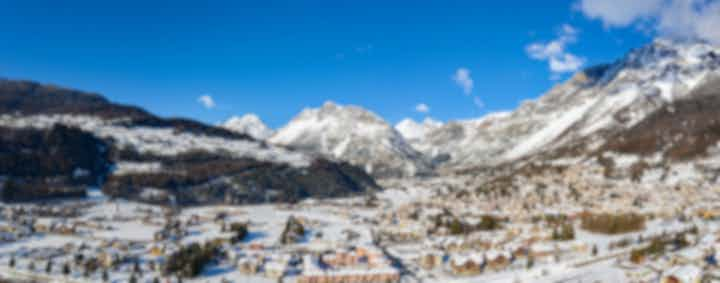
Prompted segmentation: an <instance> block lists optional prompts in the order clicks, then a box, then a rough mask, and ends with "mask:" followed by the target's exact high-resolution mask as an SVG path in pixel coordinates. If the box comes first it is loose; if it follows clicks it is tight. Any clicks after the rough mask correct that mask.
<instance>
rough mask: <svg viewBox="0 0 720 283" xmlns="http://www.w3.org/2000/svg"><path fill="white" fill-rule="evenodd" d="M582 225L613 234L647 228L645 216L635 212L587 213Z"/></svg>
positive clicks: (582, 219) (588, 228)
mask: <svg viewBox="0 0 720 283" xmlns="http://www.w3.org/2000/svg"><path fill="white" fill-rule="evenodd" d="M581 227H582V229H584V230H587V231H591V232H595V233H602V234H611V235H612V234H622V233H629V232H635V231H640V230H643V229H645V216H642V215H639V214H634V213H624V214H609V213H603V214H592V213H586V214H583V215H582V217H581Z"/></svg>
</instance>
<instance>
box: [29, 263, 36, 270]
mask: <svg viewBox="0 0 720 283" xmlns="http://www.w3.org/2000/svg"><path fill="white" fill-rule="evenodd" d="M28 269H29V270H30V271H33V272H34V271H35V262H34V261H30V263H29V264H28Z"/></svg>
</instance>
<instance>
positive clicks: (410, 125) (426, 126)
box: [395, 118, 443, 144]
mask: <svg viewBox="0 0 720 283" xmlns="http://www.w3.org/2000/svg"><path fill="white" fill-rule="evenodd" d="M442 125H443V124H442V122H440V121H437V120H433V119H432V118H425V120H423V121H422V123H418V122H415V120H413V119H410V118H405V119H403V120H402V121H400V122H399V123H397V124H396V125H395V130H397V131H398V132H399V133H400V134H401V135H402V136H403V138H405V140H407V141H408V143H410V144H413V143H414V142H417V141H422V140H424V139H425V136H426V135H427V133H428V132H430V131H432V130H434V129H437V128H440V127H442Z"/></svg>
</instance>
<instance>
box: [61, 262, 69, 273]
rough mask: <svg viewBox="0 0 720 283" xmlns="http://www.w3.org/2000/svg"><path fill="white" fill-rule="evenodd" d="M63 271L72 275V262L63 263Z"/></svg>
mask: <svg viewBox="0 0 720 283" xmlns="http://www.w3.org/2000/svg"><path fill="white" fill-rule="evenodd" d="M62 273H63V275H65V276H68V275H70V264H69V263H67V262H66V263H65V264H63V268H62Z"/></svg>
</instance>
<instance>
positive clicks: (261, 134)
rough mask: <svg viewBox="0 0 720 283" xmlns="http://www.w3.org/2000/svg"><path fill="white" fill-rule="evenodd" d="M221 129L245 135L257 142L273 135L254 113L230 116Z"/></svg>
mask: <svg viewBox="0 0 720 283" xmlns="http://www.w3.org/2000/svg"><path fill="white" fill-rule="evenodd" d="M222 127H224V128H226V129H228V130H231V131H234V132H238V133H243V134H247V135H249V136H251V137H253V138H255V139H258V140H264V139H267V138H269V137H270V136H271V135H272V134H273V130H272V129H270V128H269V127H268V126H267V125H265V123H263V121H262V120H261V119H260V117H258V116H257V115H256V114H254V113H248V114H245V115H243V116H232V117H230V118H229V119H227V121H225V123H223V124H222Z"/></svg>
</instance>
